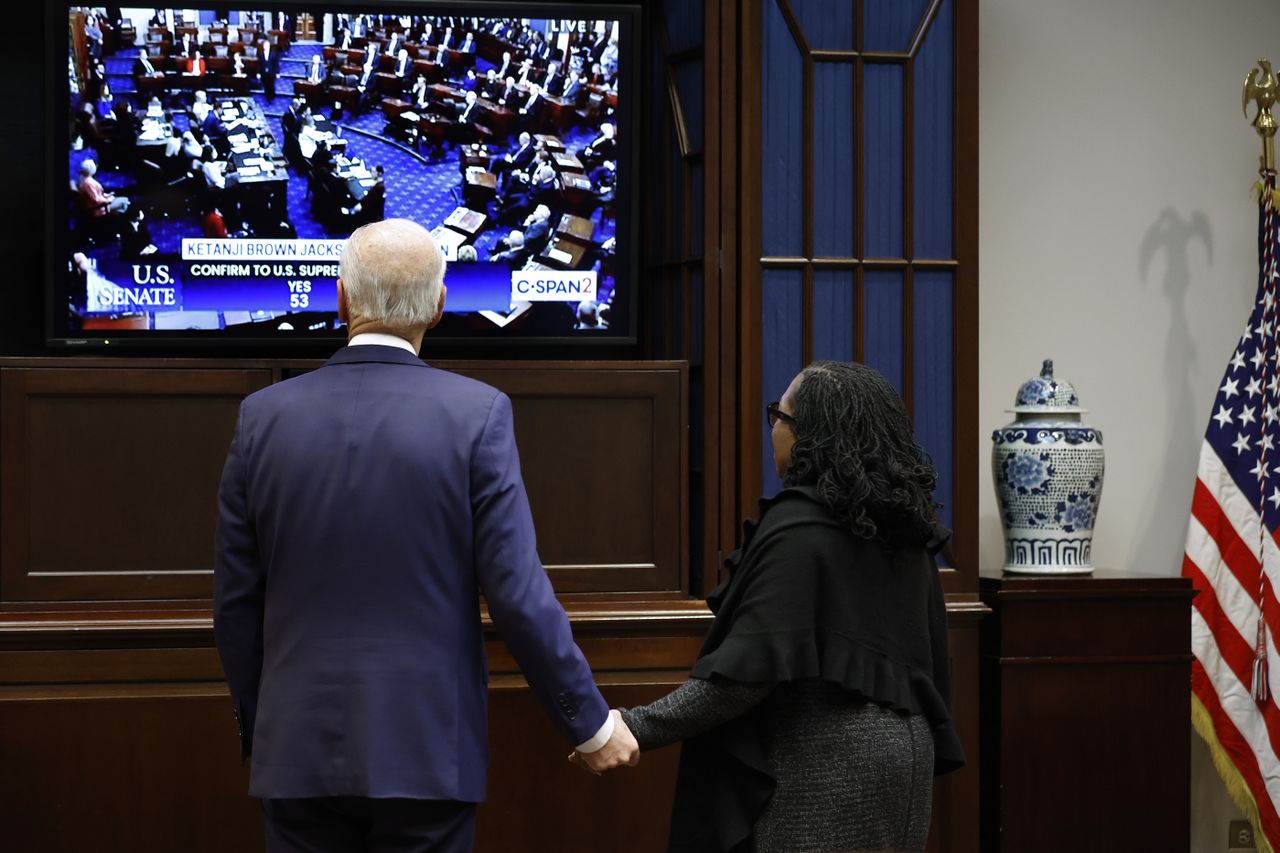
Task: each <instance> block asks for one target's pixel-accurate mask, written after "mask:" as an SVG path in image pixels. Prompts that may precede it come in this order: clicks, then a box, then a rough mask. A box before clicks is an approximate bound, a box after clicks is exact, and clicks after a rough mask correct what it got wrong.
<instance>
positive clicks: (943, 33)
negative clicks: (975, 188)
mask: <svg viewBox="0 0 1280 853" xmlns="http://www.w3.org/2000/svg"><path fill="white" fill-rule="evenodd" d="M952 8H953V4H952V0H943V3H942V6H941V8H939V9H938V16H937V18H936V19H935V20H934V22H933V26H932V27H930V28H929V32H928V34H927V35H926V36H925V40H924V44H923V45H922V46H921V48H920V54H919V56H918V57H917V58H916V61H915V90H914V93H915V104H913V105H912V107H913V110H914V124H915V126H914V132H915V139H914V141H913V142H914V149H915V153H914V158H915V159H914V166H915V168H914V170H913V171H914V172H915V195H914V209H913V211H912V221H913V224H914V227H915V246H914V250H915V256H916V257H917V258H950V257H952V256H953V253H954V249H953V248H952V240H951V235H952V204H953V199H952V195H953V192H954V174H955V167H954V156H953V151H952V141H953V138H954V136H953V134H954V127H955V117H954V110H953V107H954V99H953V92H954V80H955V74H954V69H953V59H952V54H953V53H954V24H953V21H954V15H953V12H952Z"/></svg>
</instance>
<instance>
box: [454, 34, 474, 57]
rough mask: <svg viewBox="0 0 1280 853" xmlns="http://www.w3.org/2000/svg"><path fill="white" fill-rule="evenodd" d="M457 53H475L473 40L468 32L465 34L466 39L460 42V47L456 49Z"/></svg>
mask: <svg viewBox="0 0 1280 853" xmlns="http://www.w3.org/2000/svg"><path fill="white" fill-rule="evenodd" d="M458 52H459V53H471V54H474V53H475V52H476V42H475V38H474V37H473V36H472V34H471V32H470V31H468V32H467V37H466V38H464V39H463V40H462V46H461V47H459V48H458Z"/></svg>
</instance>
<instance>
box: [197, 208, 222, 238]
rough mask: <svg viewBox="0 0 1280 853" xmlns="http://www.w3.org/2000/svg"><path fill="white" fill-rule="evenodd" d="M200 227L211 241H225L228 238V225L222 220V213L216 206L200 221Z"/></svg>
mask: <svg viewBox="0 0 1280 853" xmlns="http://www.w3.org/2000/svg"><path fill="white" fill-rule="evenodd" d="M200 227H201V229H202V230H203V232H204V236H205V237H208V238H209V239H225V238H226V236H227V224H226V222H225V221H223V219H222V211H221V210H219V209H218V206H217V205H216V204H215V205H213V206H211V207H210V208H209V209H208V211H206V212H205V215H204V217H203V218H202V219H201V220H200Z"/></svg>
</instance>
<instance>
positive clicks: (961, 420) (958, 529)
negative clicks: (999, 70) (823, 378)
mask: <svg viewBox="0 0 1280 853" xmlns="http://www.w3.org/2000/svg"><path fill="white" fill-rule="evenodd" d="M953 14H954V15H955V52H954V56H955V106H954V109H953V113H954V115H955V121H954V138H953V146H952V150H953V151H954V152H955V154H954V160H953V164H954V165H953V168H954V169H955V176H954V181H955V195H954V199H953V207H952V223H953V227H954V229H955V235H954V249H953V251H954V252H955V259H956V261H957V262H958V264H959V266H958V268H957V269H956V272H955V278H954V284H953V287H954V291H953V305H954V325H953V327H952V335H953V340H954V352H955V360H954V370H955V375H954V379H953V382H952V388H953V389H954V396H953V398H952V409H953V411H954V412H955V421H954V430H955V432H954V435H955V440H954V443H953V444H952V451H951V452H952V459H953V469H952V477H953V483H954V494H953V496H952V522H953V524H954V526H955V533H956V536H955V541H954V542H953V543H952V548H953V550H954V553H955V558H956V563H957V568H959V569H960V573H959V575H958V576H957V577H956V583H954V584H951V585H948V586H947V587H946V589H947V590H948V591H949V592H956V591H960V590H964V591H968V592H976V591H977V589H978V466H977V464H975V460H974V459H973V453H974V448H976V447H978V0H956V4H955V7H954V12H953Z"/></svg>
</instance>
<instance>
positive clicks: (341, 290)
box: [338, 279, 351, 325]
mask: <svg viewBox="0 0 1280 853" xmlns="http://www.w3.org/2000/svg"><path fill="white" fill-rule="evenodd" d="M338 319H339V320H341V321H342V324H343V325H350V324H351V311H350V309H349V308H348V307H347V289H346V288H345V287H343V286H342V279H338Z"/></svg>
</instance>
